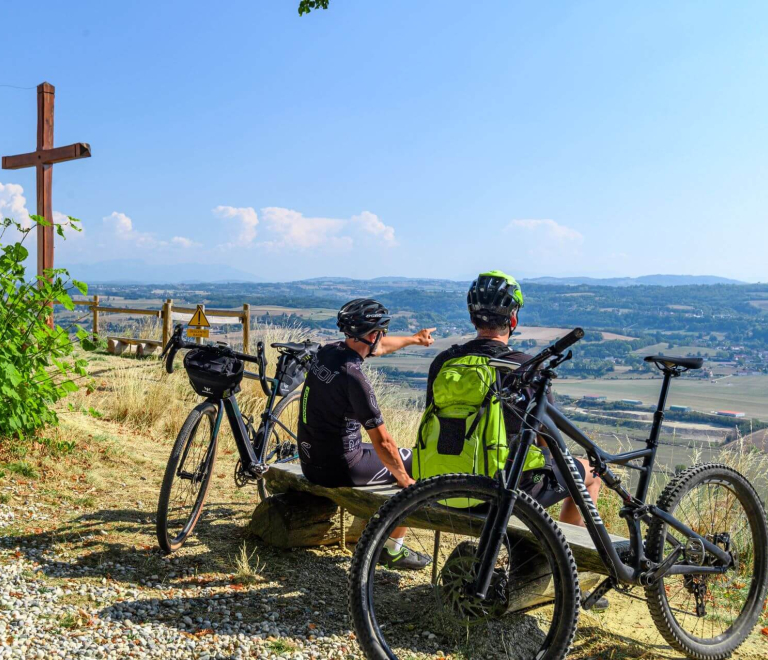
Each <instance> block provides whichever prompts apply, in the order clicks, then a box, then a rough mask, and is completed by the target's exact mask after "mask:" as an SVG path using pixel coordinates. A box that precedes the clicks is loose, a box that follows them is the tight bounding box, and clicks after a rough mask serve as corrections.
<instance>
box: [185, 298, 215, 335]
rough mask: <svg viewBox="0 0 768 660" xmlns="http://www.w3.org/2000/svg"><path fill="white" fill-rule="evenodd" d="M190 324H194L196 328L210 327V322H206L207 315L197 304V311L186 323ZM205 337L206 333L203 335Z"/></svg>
mask: <svg viewBox="0 0 768 660" xmlns="http://www.w3.org/2000/svg"><path fill="white" fill-rule="evenodd" d="M188 325H190V326H196V327H198V328H210V327H211V324H210V323H208V317H207V316H206V315H205V312H204V311H203V306H202V305H198V306H197V311H196V312H195V313H194V314H193V315H192V320H191V321H190V322H189V323H188ZM205 336H206V337H207V336H208V335H205Z"/></svg>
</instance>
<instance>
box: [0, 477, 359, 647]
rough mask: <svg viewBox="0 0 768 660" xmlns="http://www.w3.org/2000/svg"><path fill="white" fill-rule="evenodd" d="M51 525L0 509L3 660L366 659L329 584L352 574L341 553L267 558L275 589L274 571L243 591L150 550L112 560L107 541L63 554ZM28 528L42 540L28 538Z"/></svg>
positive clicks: (35, 514)
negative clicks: (150, 570)
mask: <svg viewBox="0 0 768 660" xmlns="http://www.w3.org/2000/svg"><path fill="white" fill-rule="evenodd" d="M3 490H5V491H8V490H10V489H9V488H7V487H6V488H5V489H3ZM13 490H14V491H15V490H16V489H15V488H14V489H13ZM51 513H52V512H51V511H50V509H47V508H44V507H38V506H37V505H36V504H35V503H34V502H33V501H32V499H26V500H24V501H23V506H18V507H11V506H8V505H6V504H0V536H2V538H0V659H5V658H41V659H42V658H66V659H70V658H77V659H83V660H85V659H91V658H93V659H99V660H101V659H105V658H110V659H112V658H115V659H117V658H130V657H133V658H160V657H162V658H174V659H175V658H195V659H197V660H214V659H215V660H223V659H240V658H286V659H293V660H310V659H316V660H324V659H326V658H328V659H332V660H337V659H338V660H341V659H344V660H347V659H353V658H354V659H357V658H362V655H361V654H360V653H359V650H358V648H357V646H356V644H355V642H354V634H353V633H352V632H351V631H350V629H349V626H348V623H347V615H346V611H345V607H346V600H345V593H344V592H343V589H339V582H338V581H337V580H334V581H333V582H332V581H330V580H329V579H328V576H329V575H330V574H331V573H335V572H338V577H341V576H342V575H343V574H345V573H346V568H347V564H348V558H346V557H344V556H342V555H340V554H339V553H336V552H333V551H329V550H319V551H316V552H315V551H311V552H295V553H290V554H289V555H287V556H285V557H282V558H281V557H270V562H269V565H270V567H271V568H273V569H274V571H275V572H276V573H277V574H278V575H277V576H276V578H278V579H270V576H269V575H267V574H266V573H268V571H265V576H264V578H263V579H259V580H258V581H257V583H256V584H253V585H243V584H239V583H237V582H234V581H233V576H232V575H221V574H213V575H211V574H203V575H202V576H201V574H200V573H199V571H198V568H197V567H195V566H191V565H190V564H194V562H193V561H192V560H193V558H194V556H192V557H183V556H180V557H174V558H161V557H160V556H159V554H158V553H157V552H156V551H155V550H154V549H144V550H142V551H141V552H138V551H137V552H127V553H123V554H118V555H117V556H118V557H119V561H114V560H111V559H108V558H107V557H108V556H111V557H115V554H114V553H113V554H111V555H108V554H107V553H104V552H99V551H98V550H97V549H98V548H101V547H103V544H104V543H106V542H107V537H108V536H109V535H110V532H107V531H104V530H98V529H95V531H93V532H92V533H88V534H79V535H76V539H75V540H74V541H71V540H67V541H66V542H65V541H63V540H62V537H61V536H60V535H59V536H54V535H52V534H48V535H46V533H45V532H43V530H42V527H37V525H40V526H43V525H45V524H46V523H47V524H48V525H49V526H50V523H51ZM22 522H23V526H24V528H27V526H29V531H32V532H33V533H21V531H20V527H19V524H20V523H22ZM145 522H148V523H151V521H145ZM3 528H5V529H3ZM12 529H13V530H14V531H13V533H12V534H9V535H7V536H3V533H4V531H5V532H7V531H9V530H12ZM25 531H26V530H25ZM68 538H69V537H68ZM94 550H97V551H96V552H94ZM89 556H90V557H92V558H93V561H89V560H88V558H89ZM148 560H149V561H148ZM318 562H319V563H320V565H322V566H324V569H323V570H320V571H318V570H316V569H317V567H318ZM158 564H159V565H160V568H158V569H156V570H157V573H154V574H150V575H147V574H146V570H147V565H152V566H156V565H158ZM313 566H314V568H315V570H312V567H313ZM288 567H293V568H288ZM293 572H295V573H297V574H300V575H301V580H299V581H298V582H300V583H301V584H302V585H304V586H301V587H298V588H295V587H293V586H291V585H292V584H296V583H297V581H296V580H293V579H290V576H287V575H286V574H288V573H293ZM283 577H289V580H288V584H286V583H285V582H284V581H283V580H282V578H283ZM341 584H343V582H342V583H341Z"/></svg>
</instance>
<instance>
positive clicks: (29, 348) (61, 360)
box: [0, 216, 95, 439]
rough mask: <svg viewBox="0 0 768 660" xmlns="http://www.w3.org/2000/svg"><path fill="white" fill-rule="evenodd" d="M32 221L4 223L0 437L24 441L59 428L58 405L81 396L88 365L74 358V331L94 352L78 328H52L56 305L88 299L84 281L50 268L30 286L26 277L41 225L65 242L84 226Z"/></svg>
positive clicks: (0, 265)
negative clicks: (14, 236) (11, 237)
mask: <svg viewBox="0 0 768 660" xmlns="http://www.w3.org/2000/svg"><path fill="white" fill-rule="evenodd" d="M30 217H31V219H32V221H33V223H34V224H32V225H31V226H30V227H23V226H22V225H21V224H20V223H18V222H15V221H13V220H11V219H9V218H5V219H4V220H3V221H2V223H0V438H9V437H11V438H13V437H15V438H18V439H23V438H25V437H28V436H30V435H31V434H33V433H34V432H35V431H36V430H37V429H39V428H41V427H43V426H46V425H48V424H55V423H56V422H57V421H58V418H57V416H56V411H55V410H54V409H53V404H55V403H56V402H57V401H59V400H60V399H62V398H63V397H65V396H66V395H67V394H69V393H70V392H74V391H76V390H77V389H78V385H77V382H76V381H77V380H79V379H81V378H85V377H86V376H87V374H86V372H85V366H86V361H85V360H83V359H82V358H80V359H77V358H74V357H73V351H74V343H73V341H72V339H71V338H70V335H69V330H70V329H72V330H74V331H75V332H76V334H77V339H78V340H79V341H80V343H81V344H82V345H83V348H86V349H89V348H94V347H95V344H93V343H92V342H91V341H90V339H89V338H88V335H87V333H86V332H85V330H83V329H82V328H79V327H78V326H73V328H70V329H64V328H61V327H59V326H55V327H53V328H51V327H49V326H48V319H49V317H50V315H51V314H52V313H53V309H52V308H51V305H53V304H54V303H58V304H60V305H63V306H64V307H65V308H66V309H68V310H70V311H71V310H74V308H75V305H74V303H73V302H72V298H71V297H70V295H69V291H70V290H71V289H77V290H78V291H79V292H80V293H82V294H85V293H86V292H87V291H88V287H87V286H86V285H85V284H84V283H83V282H78V281H77V280H73V279H70V277H69V273H68V272H67V271H66V270H65V269H63V268H51V269H48V270H46V271H45V273H44V275H43V276H40V275H38V276H36V277H35V278H34V279H33V280H31V281H27V280H26V278H25V266H24V262H25V261H26V259H27V257H28V256H29V252H28V251H27V249H26V248H25V247H24V245H23V243H24V240H25V239H26V238H27V236H28V235H29V234H30V232H32V231H33V230H34V229H35V228H36V226H37V225H51V224H53V225H54V227H55V228H56V232H57V233H58V234H59V236H61V237H62V238H63V237H64V228H65V227H68V228H70V229H74V230H76V231H80V229H79V227H78V226H77V225H78V222H79V221H78V220H76V219H75V218H69V219H68V221H67V223H50V222H48V221H47V220H45V219H44V218H42V217H40V216H30ZM14 229H15V230H16V232H18V233H19V234H20V235H21V238H20V239H19V240H16V241H15V242H13V243H9V244H7V245H3V244H2V242H1V241H2V239H3V237H4V236H5V235H6V233H8V232H9V231H13V230H14Z"/></svg>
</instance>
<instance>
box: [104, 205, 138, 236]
mask: <svg viewBox="0 0 768 660" xmlns="http://www.w3.org/2000/svg"><path fill="white" fill-rule="evenodd" d="M103 220H104V224H105V225H107V227H110V228H111V229H112V231H114V232H115V235H116V236H117V237H118V238H121V239H123V240H130V239H131V238H133V220H131V219H130V218H129V217H128V216H127V215H125V213H118V212H117V211H113V212H112V213H111V214H110V215H108V216H107V217H106V218H103Z"/></svg>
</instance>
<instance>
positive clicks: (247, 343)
mask: <svg viewBox="0 0 768 660" xmlns="http://www.w3.org/2000/svg"><path fill="white" fill-rule="evenodd" d="M250 348H251V306H250V305H249V304H248V303H244V304H243V353H250Z"/></svg>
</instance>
